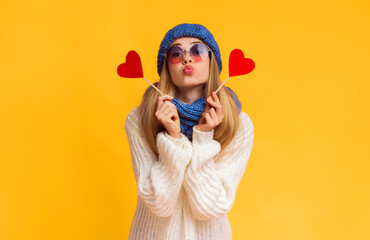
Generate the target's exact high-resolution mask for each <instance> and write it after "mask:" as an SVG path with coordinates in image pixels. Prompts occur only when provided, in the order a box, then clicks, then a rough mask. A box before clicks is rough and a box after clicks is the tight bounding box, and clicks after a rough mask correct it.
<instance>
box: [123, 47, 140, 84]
mask: <svg viewBox="0 0 370 240" xmlns="http://www.w3.org/2000/svg"><path fill="white" fill-rule="evenodd" d="M117 73H118V75H119V76H120V77H125V78H142V77H143V76H144V74H143V67H142V66H141V60H140V56H139V54H138V53H137V52H135V51H134V50H131V51H129V52H128V53H127V55H126V62H125V63H121V64H120V65H119V66H118V67H117Z"/></svg>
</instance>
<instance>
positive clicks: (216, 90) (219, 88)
mask: <svg viewBox="0 0 370 240" xmlns="http://www.w3.org/2000/svg"><path fill="white" fill-rule="evenodd" d="M229 78H230V77H227V78H226V80H225V81H224V82H223V83H222V84H221V85H220V86H219V87H218V88H217V90H216V92H215V93H217V92H218V91H219V90H220V89H221V87H222V86H223V85H224V84H225V82H226V81H227V80H228V79H229Z"/></svg>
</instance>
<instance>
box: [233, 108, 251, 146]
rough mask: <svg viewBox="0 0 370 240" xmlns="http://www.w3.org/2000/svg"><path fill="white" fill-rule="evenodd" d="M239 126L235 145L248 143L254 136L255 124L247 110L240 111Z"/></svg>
mask: <svg viewBox="0 0 370 240" xmlns="http://www.w3.org/2000/svg"><path fill="white" fill-rule="evenodd" d="M239 119H240V121H239V127H238V130H237V132H236V134H235V136H234V139H233V143H234V144H233V145H237V146H240V145H243V144H247V143H248V142H249V141H250V140H251V141H253V138H254V126H253V122H252V119H251V118H250V117H249V116H248V114H246V113H245V112H240V113H239Z"/></svg>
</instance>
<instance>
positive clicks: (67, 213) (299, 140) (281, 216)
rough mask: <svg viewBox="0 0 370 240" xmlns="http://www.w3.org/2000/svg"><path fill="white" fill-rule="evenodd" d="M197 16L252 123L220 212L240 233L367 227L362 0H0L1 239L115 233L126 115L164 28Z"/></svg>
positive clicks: (125, 214) (291, 237) (124, 170)
mask: <svg viewBox="0 0 370 240" xmlns="http://www.w3.org/2000/svg"><path fill="white" fill-rule="evenodd" d="M184 22H187V23H201V24H203V25H204V26H206V27H207V28H208V29H209V30H210V31H211V32H212V33H213V35H214V37H215V39H216V41H217V42H218V44H219V47H220V50H221V57H222V60H223V66H224V67H223V70H222V73H221V79H222V80H224V79H226V78H227V76H228V57H229V54H230V52H231V51H232V50H233V49H234V48H239V49H241V50H243V52H244V53H245V56H246V57H249V58H252V59H253V60H254V61H255V63H256V68H255V69H254V71H253V72H252V73H250V74H248V75H244V76H239V77H233V78H230V79H229V80H228V82H227V84H226V85H227V86H229V87H230V88H232V89H233V90H234V91H235V92H236V93H237V94H238V96H239V99H240V101H241V103H242V111H244V112H246V113H247V114H248V115H249V116H250V117H251V119H252V121H253V124H254V127H255V140H254V147H253V149H252V153H251V156H250V159H249V162H248V165H247V169H246V171H245V174H244V176H243V179H242V181H241V183H240V185H239V188H238V191H237V194H236V200H235V203H234V206H233V208H232V209H231V211H230V212H229V214H228V216H229V219H230V223H231V226H232V231H233V239H236V240H246V239H248V240H249V239H251V240H264V239H269V240H278V239H279V240H280V239H281V240H297V239H299V240H328V239H333V240H342V239H356V240H365V239H370V228H369V226H370V217H369V216H370V188H369V184H370V170H369V166H370V164H369V160H370V148H369V144H370V136H369V135H370V129H369V122H370V114H369V106H370V104H369V103H370V99H369V86H370V84H369V80H370V70H369V63H370V61H369V56H370V51H369V50H370V49H369V42H370V28H369V23H370V3H369V1H356V0H337V1H329V0H320V1H318V0H311V1H294V0H282V1H272V0H261V1H242V0H239V1H234V0H230V1H196V2H194V1H190V2H184V1H144V0H141V1H110V0H107V1H92V0H90V1H75V0H74V1H72V0H64V1H40V0H33V1H30V0H29V1H26V0H23V1H10V0H8V1H1V3H0V33H1V36H0V114H1V115H0V131H1V134H0V136H1V137H0V239H1V240H20V239H21V240H31V239H32V240H33V239H35V240H62V239H63V240H65V239H68V240H74V239H76V240H85V239H86V240H118V239H127V236H128V232H129V228H130V224H131V221H132V218H133V214H134V211H135V207H136V200H137V189H136V182H135V179H134V175H133V170H132V165H131V159H130V152H129V146H128V142H127V138H126V133H125V130H124V122H125V119H126V116H127V114H128V113H129V111H130V110H131V109H132V108H133V107H135V106H136V105H138V104H139V103H140V100H141V96H142V95H143V93H144V91H145V89H146V88H147V87H148V86H149V85H148V83H147V82H145V81H144V80H143V79H124V78H120V77H119V76H118V75H117V72H116V69H117V66H118V65H119V64H121V63H123V62H124V61H125V56H126V54H127V53H128V52H129V51H130V50H135V51H137V52H138V53H139V55H140V57H141V60H142V65H143V70H144V76H145V77H146V78H147V79H149V80H150V81H152V82H155V81H158V78H159V77H158V74H157V72H156V60H157V59H156V57H157V52H158V49H159V44H160V42H161V40H162V38H163V36H164V34H165V33H166V32H167V31H168V30H169V29H170V28H172V27H174V26H175V25H177V24H179V23H184Z"/></svg>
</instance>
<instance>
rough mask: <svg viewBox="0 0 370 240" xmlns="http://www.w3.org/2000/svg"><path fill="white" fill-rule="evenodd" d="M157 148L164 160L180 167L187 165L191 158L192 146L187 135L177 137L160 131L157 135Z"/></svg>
mask: <svg viewBox="0 0 370 240" xmlns="http://www.w3.org/2000/svg"><path fill="white" fill-rule="evenodd" d="M157 148H158V152H159V154H160V155H161V156H162V161H164V162H165V163H166V164H168V165H170V166H175V167H176V168H178V169H180V168H183V167H185V166H186V165H187V164H188V163H189V161H190V159H191V154H192V147H191V143H190V141H189V139H187V137H185V135H181V138H180V139H177V138H174V137H171V136H170V135H169V134H168V133H167V132H160V133H158V135H157Z"/></svg>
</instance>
